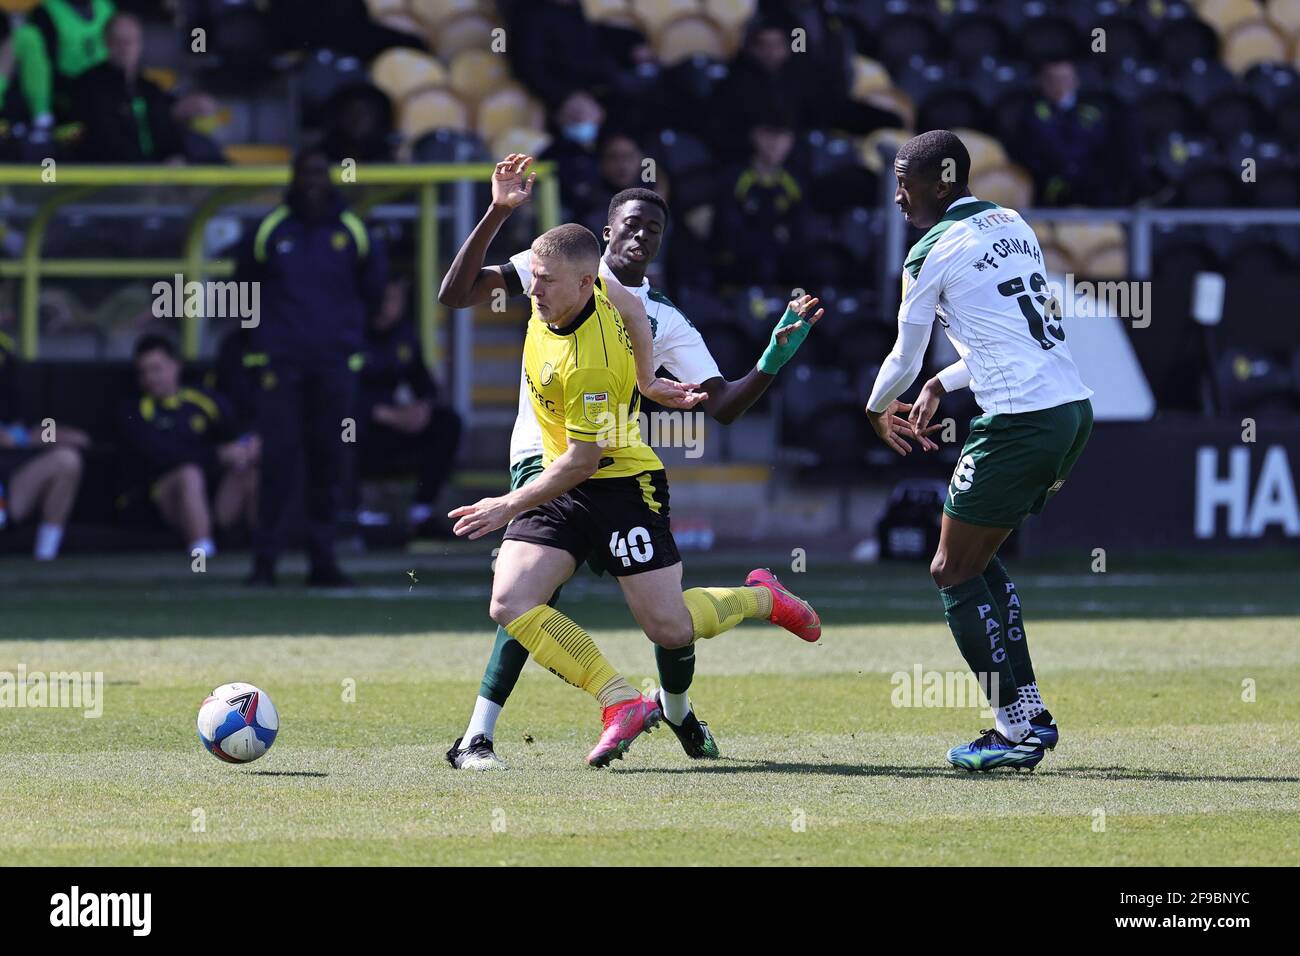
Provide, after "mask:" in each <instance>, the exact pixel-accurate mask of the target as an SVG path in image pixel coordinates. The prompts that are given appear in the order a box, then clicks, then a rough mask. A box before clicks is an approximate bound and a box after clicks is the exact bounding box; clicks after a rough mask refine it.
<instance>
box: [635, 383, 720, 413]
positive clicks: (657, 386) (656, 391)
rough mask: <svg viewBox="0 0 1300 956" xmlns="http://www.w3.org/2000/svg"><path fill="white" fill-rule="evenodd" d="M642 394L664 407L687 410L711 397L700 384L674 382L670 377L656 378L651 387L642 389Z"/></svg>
mask: <svg viewBox="0 0 1300 956" xmlns="http://www.w3.org/2000/svg"><path fill="white" fill-rule="evenodd" d="M641 394H642V395H643V396H644V397H646V398H648V399H650V401H652V402H655V403H656V404H658V405H662V406H663V407H664V408H681V409H687V410H689V409H692V408H694V407H695V406H696V405H698V404H700V402H702V401H704V400H705V399H706V398H708V397H709V393H708V392H701V391H700V386H699V385H695V384H689V385H688V384H683V383H682V382H674V381H673V380H672V379H670V378H656V379H655V380H654V381H653V382H651V383H650V387H649V388H646V389H643V390H642V392H641Z"/></svg>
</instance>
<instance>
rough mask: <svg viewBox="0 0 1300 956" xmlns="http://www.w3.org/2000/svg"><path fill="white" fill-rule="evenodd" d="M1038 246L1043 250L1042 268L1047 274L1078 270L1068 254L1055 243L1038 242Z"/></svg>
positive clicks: (1059, 274) (1063, 273) (1057, 274)
mask: <svg viewBox="0 0 1300 956" xmlns="http://www.w3.org/2000/svg"><path fill="white" fill-rule="evenodd" d="M1039 246H1040V247H1041V248H1042V250H1043V268H1044V269H1046V270H1047V274H1048V275H1053V276H1063V275H1068V274H1069V273H1071V272H1076V273H1077V272H1078V271H1079V267H1078V266H1077V265H1075V262H1074V260H1073V259H1071V258H1070V254H1069V253H1068V252H1066V251H1065V250H1064V249H1062V248H1061V247H1060V246H1058V245H1057V244H1056V243H1054V242H1046V243H1044V242H1039Z"/></svg>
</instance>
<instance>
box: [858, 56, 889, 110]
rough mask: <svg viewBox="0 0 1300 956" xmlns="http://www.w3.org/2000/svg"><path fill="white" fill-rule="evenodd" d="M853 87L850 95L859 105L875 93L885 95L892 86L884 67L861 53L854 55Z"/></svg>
mask: <svg viewBox="0 0 1300 956" xmlns="http://www.w3.org/2000/svg"><path fill="white" fill-rule="evenodd" d="M852 65H853V85H852V87H851V89H850V91H849V94H850V95H851V96H852V97H853V99H855V100H857V101H858V102H859V103H861V102H864V101H865V100H866V98H867V97H868V96H871V95H872V94H873V93H883V92H884V91H885V90H888V89H889V88H890V86H891V85H892V83H891V81H890V79H889V71H888V70H886V69H885V67H884V65H883V64H881V63H879V62H878V61H876V60H872V59H870V58H869V57H865V56H863V55H862V54H860V53H855V54H854V55H853V64H852Z"/></svg>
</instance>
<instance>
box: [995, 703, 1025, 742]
mask: <svg viewBox="0 0 1300 956" xmlns="http://www.w3.org/2000/svg"><path fill="white" fill-rule="evenodd" d="M993 720H994V723H995V724H996V726H997V728H998V733H1000V734H1001V735H1002V736H1003V737H1006V738H1007V740H1009V741H1011V742H1012V743H1013V744H1018V743H1020V741H1022V740H1024V739H1025V737H1026V736H1027V735H1028V734H1029V718H1028V717H1027V716H1025V705H1024V704H1022V703H1020V701H1018V700H1017V701H1015V702H1014V703H1011V704H1008V705H1007V706H1006V707H999V708H998V709H997V710H995V711H994V712H993Z"/></svg>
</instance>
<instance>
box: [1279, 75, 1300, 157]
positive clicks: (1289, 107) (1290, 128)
mask: <svg viewBox="0 0 1300 956" xmlns="http://www.w3.org/2000/svg"><path fill="white" fill-rule="evenodd" d="M1273 125H1274V126H1276V127H1277V131H1278V135H1280V136H1281V137H1282V138H1283V139H1284V140H1286V142H1288V143H1289V144H1290V145H1291V146H1292V148H1294V149H1300V90H1298V91H1296V92H1295V93H1293V94H1291V95H1290V96H1288V97H1286V98H1285V99H1282V100H1281V101H1279V102H1278V104H1277V105H1276V106H1275V107H1274V108H1273Z"/></svg>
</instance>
